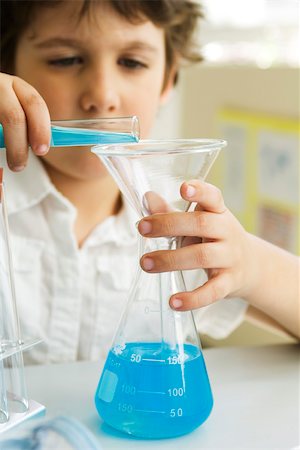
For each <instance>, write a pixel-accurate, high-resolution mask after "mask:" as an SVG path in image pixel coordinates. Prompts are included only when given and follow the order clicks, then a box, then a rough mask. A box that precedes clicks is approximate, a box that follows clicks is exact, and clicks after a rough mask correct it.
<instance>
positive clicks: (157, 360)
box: [142, 358, 166, 362]
mask: <svg viewBox="0 0 300 450" xmlns="http://www.w3.org/2000/svg"><path fill="white" fill-rule="evenodd" d="M142 361H153V362H166V360H165V359H151V358H142Z"/></svg>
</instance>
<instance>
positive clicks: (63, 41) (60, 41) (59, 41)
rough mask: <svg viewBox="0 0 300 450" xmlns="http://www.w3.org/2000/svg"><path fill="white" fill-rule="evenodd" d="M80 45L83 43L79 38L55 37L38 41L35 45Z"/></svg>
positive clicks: (48, 46)
mask: <svg viewBox="0 0 300 450" xmlns="http://www.w3.org/2000/svg"><path fill="white" fill-rule="evenodd" d="M79 45H81V43H80V41H78V40H77V39H71V38H62V37H55V38H50V39H47V40H45V41H41V42H37V43H36V44H35V47H37V48H52V47H58V46H67V47H78V46H79Z"/></svg>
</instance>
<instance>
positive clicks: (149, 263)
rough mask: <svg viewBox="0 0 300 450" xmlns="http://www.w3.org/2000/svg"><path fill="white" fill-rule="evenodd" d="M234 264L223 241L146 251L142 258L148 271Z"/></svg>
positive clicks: (208, 267)
mask: <svg viewBox="0 0 300 450" xmlns="http://www.w3.org/2000/svg"><path fill="white" fill-rule="evenodd" d="M231 265H232V257H231V255H228V252H227V251H226V248H224V245H223V243H221V242H210V243H203V244H194V245H189V246H187V247H182V248H180V249H177V250H176V251H174V250H159V251H155V252H151V253H146V254H145V255H143V256H142V258H141V266H142V268H143V269H144V270H145V271H146V272H151V273H157V272H170V271H173V270H192V269H199V268H202V269H214V268H215V267H222V268H227V267H231Z"/></svg>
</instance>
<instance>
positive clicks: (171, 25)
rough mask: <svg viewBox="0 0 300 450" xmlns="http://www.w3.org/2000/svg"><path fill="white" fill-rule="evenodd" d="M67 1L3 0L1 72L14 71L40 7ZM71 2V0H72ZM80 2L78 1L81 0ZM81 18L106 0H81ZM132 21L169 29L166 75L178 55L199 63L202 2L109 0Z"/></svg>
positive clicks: (1, 7)
mask: <svg viewBox="0 0 300 450" xmlns="http://www.w3.org/2000/svg"><path fill="white" fill-rule="evenodd" d="M62 1H65V0H0V17H1V22H0V71H2V72H6V73H10V74H13V73H14V58H15V53H16V48H17V44H18V40H19V39H20V36H21V35H22V33H23V32H24V31H25V29H26V28H27V27H28V26H29V24H30V23H31V21H32V20H33V18H34V17H35V14H36V13H37V11H38V10H39V9H40V8H47V7H48V8H53V7H55V6H57V5H58V4H59V3H62ZM69 1H70V0H69ZM73 1H74V0H73ZM77 1H78V0H77ZM80 1H81V8H80V12H79V15H78V19H79V20H80V17H82V16H83V15H85V14H87V13H88V12H89V11H90V10H91V8H93V7H94V6H95V4H96V3H98V2H100V1H103V0H80ZM105 1H106V2H107V1H109V2H110V5H111V7H112V8H113V9H114V10H115V11H116V12H117V13H118V14H120V15H121V16H122V17H125V18H126V19H127V20H128V21H130V22H132V23H142V22H143V21H144V20H145V19H146V20H150V21H151V22H153V23H154V24H155V25H156V26H158V27H161V28H162V29H163V30H164V32H165V45H166V74H165V80H166V79H167V78H168V75H169V73H170V70H171V68H172V66H173V64H174V62H175V59H176V58H178V57H179V58H180V60H181V61H187V62H198V61H201V59H202V58H201V55H200V54H199V51H198V50H197V46H196V45H195V42H194V37H195V31H196V29H197V24H198V19H199V18H201V17H203V16H202V11H201V6H200V4H199V2H198V1H197V0H196V1H192V0H105Z"/></svg>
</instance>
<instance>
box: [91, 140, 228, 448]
mask: <svg viewBox="0 0 300 450" xmlns="http://www.w3.org/2000/svg"><path fill="white" fill-rule="evenodd" d="M225 144H226V143H225V142H224V141H221V140H200V139H199V140H173V141H140V143H138V144H132V145H123V144H121V145H108V146H96V147H93V148H92V151H93V152H94V153H95V154H97V155H98V156H99V157H100V158H101V160H102V161H103V163H104V164H105V165H106V167H107V169H108V170H109V172H110V173H111V175H112V176H113V177H114V179H115V180H116V182H117V183H118V185H119V188H120V190H121V191H122V193H123V194H124V196H125V197H126V198H127V200H128V201H129V202H130V203H131V205H132V206H133V208H134V209H135V210H136V212H137V213H138V214H139V217H140V218H142V217H145V216H148V215H149V214H155V213H162V212H166V211H172V210H174V211H189V210H190V209H192V208H193V205H191V204H190V203H188V202H186V201H185V200H183V199H182V198H181V196H180V186H181V184H182V183H183V182H184V181H188V180H190V179H204V178H205V177H206V175H207V173H208V172H209V169H210V167H211V166H212V164H213V162H214V160H215V158H216V157H217V155H218V152H219V150H220V149H221V148H222V147H224V146H225ZM140 243H141V244H140V256H142V254H144V253H148V252H151V251H155V250H164V249H176V248H177V247H178V246H180V245H181V239H180V238H175V237H164V238H156V239H153V238H152V239H146V238H141V239H140ZM184 290H185V285H184V280H183V277H182V273H181V272H179V271H176V272H165V273H158V274H148V273H146V272H144V271H143V270H141V269H139V270H138V273H137V275H136V278H135V281H134V284H133V286H132V288H131V291H130V293H129V299H128V303H127V306H126V309H125V311H124V313H123V316H122V319H121V322H120V324H119V327H118V330H117V332H116V335H115V338H114V341H113V344H112V348H111V350H110V352H109V355H108V357H107V360H106V363H105V366H104V369H103V372H102V375H101V378H100V381H99V385H98V388H97V391H96V395H95V403H96V408H97V410H98V412H99V415H100V416H101V417H102V419H103V420H104V422H106V423H107V424H109V425H110V426H112V427H114V428H116V429H118V430H121V431H123V432H126V433H129V434H132V435H134V436H138V437H141V438H147V439H159V438H167V437H174V436H179V435H182V434H185V433H188V432H190V431H192V430H193V429H195V428H196V427H198V426H199V425H201V424H202V423H203V422H204V421H205V420H206V419H207V417H208V416H209V414H210V411H211V409H212V405H213V398H212V393H211V388H210V384H209V379H208V376H207V372H206V368H205V363H204V359H203V355H202V351H201V344H200V341H199V337H198V333H197V331H196V327H195V323H194V319H193V314H192V312H190V311H188V312H177V311H174V310H172V309H171V308H170V306H169V299H170V296H171V295H173V294H175V293H177V292H182V291H184Z"/></svg>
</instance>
